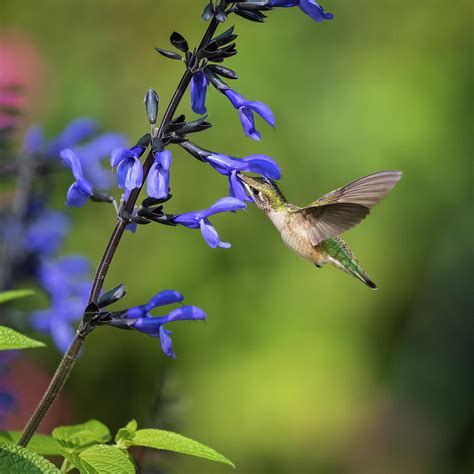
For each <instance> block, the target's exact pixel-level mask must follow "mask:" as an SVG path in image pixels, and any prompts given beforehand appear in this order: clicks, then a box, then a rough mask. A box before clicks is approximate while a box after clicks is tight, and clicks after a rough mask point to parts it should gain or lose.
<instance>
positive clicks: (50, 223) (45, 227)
mask: <svg viewBox="0 0 474 474" xmlns="http://www.w3.org/2000/svg"><path fill="white" fill-rule="evenodd" d="M68 230H69V219H68V218H67V216H66V215H65V214H63V213H62V212H55V211H46V212H43V213H41V214H40V215H39V217H38V218H37V219H35V220H34V221H33V222H32V223H31V224H30V225H29V226H28V229H27V231H26V235H25V248H26V249H28V250H29V251H30V252H35V253H38V254H40V255H51V254H52V253H55V252H56V251H57V250H58V249H59V246H60V245H61V244H62V243H63V240H64V238H65V237H66V234H67V232H68Z"/></svg>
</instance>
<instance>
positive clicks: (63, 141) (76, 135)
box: [49, 118, 97, 156]
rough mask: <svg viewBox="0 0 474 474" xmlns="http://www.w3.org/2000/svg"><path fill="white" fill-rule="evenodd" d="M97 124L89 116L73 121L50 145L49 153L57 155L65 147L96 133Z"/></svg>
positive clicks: (69, 146)
mask: <svg viewBox="0 0 474 474" xmlns="http://www.w3.org/2000/svg"><path fill="white" fill-rule="evenodd" d="M96 129H97V124H96V122H95V120H92V119H89V118H79V119H77V120H74V121H72V122H71V123H70V124H69V125H68V126H67V127H66V128H65V129H64V130H63V131H62V132H61V134H60V135H59V136H58V137H57V138H56V139H54V140H52V141H51V143H50V145H49V155H50V156H57V155H58V154H59V152H60V151H61V150H62V149H63V148H71V147H73V146H74V145H76V144H77V143H79V142H80V141H82V140H85V139H86V138H88V137H90V136H91V135H92V134H93V133H95V131H96Z"/></svg>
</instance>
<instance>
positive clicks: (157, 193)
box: [146, 150, 171, 199]
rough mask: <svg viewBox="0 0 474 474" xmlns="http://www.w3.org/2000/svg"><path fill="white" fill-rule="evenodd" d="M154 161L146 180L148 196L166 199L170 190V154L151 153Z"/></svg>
mask: <svg viewBox="0 0 474 474" xmlns="http://www.w3.org/2000/svg"><path fill="white" fill-rule="evenodd" d="M153 157H154V159H155V161H154V163H153V165H152V166H151V168H150V172H149V174H148V178H147V181H146V183H147V192H148V196H150V197H154V198H156V199H166V197H167V196H168V193H169V189H170V166H171V152H170V151H168V150H161V151H157V152H154V153H153Z"/></svg>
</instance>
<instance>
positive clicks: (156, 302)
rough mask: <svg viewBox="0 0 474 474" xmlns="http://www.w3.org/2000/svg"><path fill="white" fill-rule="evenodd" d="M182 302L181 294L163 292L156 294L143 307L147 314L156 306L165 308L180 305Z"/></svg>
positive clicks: (168, 291)
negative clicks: (168, 305) (169, 305)
mask: <svg viewBox="0 0 474 474" xmlns="http://www.w3.org/2000/svg"><path fill="white" fill-rule="evenodd" d="M183 300H184V296H183V295H182V294H181V293H178V292H177V291H173V290H163V291H160V292H159V293H157V294H156V295H155V296H153V298H151V299H150V301H149V302H148V303H147V304H146V305H145V307H146V310H147V312H148V311H151V310H152V309H153V308H156V307H157V306H165V305H167V304H174V303H180V302H181V301H183Z"/></svg>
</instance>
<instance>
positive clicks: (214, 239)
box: [200, 219, 231, 249]
mask: <svg viewBox="0 0 474 474" xmlns="http://www.w3.org/2000/svg"><path fill="white" fill-rule="evenodd" d="M200 224H201V234H202V236H203V237H204V240H205V241H206V243H207V245H209V247H211V248H213V249H215V248H216V247H222V248H225V249H227V248H229V247H230V246H231V245H230V244H229V243H227V242H221V240H220V239H219V234H218V233H217V231H216V229H215V228H214V227H213V225H212V224H211V223H210V222H209V220H208V219H202V220H201V222H200Z"/></svg>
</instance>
